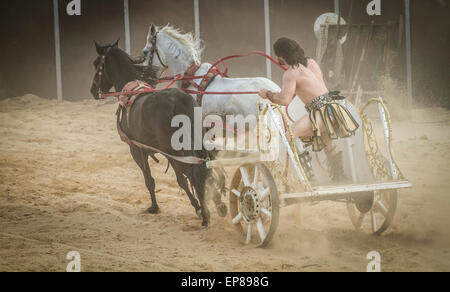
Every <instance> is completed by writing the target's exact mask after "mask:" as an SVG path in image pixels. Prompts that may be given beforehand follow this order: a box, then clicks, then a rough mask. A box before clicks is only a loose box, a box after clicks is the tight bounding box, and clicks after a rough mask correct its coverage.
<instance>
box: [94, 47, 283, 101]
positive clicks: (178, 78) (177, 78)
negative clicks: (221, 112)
mask: <svg viewBox="0 0 450 292" xmlns="http://www.w3.org/2000/svg"><path fill="white" fill-rule="evenodd" d="M250 55H261V56H264V57H266V58H267V59H269V60H270V61H272V62H273V63H275V64H276V65H277V66H278V67H280V68H281V69H283V70H287V69H286V68H285V67H283V66H282V65H280V64H279V63H278V62H277V61H276V60H275V59H273V58H272V57H270V56H269V55H267V54H265V53H263V52H259V51H253V52H250V53H249V54H243V55H231V56H227V57H224V58H222V59H220V60H218V61H216V62H215V63H214V64H213V65H212V66H211V68H210V69H209V71H208V72H207V73H206V74H205V75H207V74H208V73H209V72H210V71H212V70H213V69H214V68H217V69H218V65H219V63H222V64H223V65H224V66H225V72H222V71H221V70H220V69H218V71H219V74H220V75H221V76H222V77H223V76H224V75H225V74H226V72H227V71H228V68H227V67H226V64H225V63H224V61H226V60H230V59H234V58H240V57H247V56H250ZM202 78H204V76H183V75H181V74H179V75H177V76H171V77H164V78H161V79H159V80H158V83H165V82H170V83H169V84H168V85H167V86H166V87H164V88H163V89H167V88H169V87H170V86H172V85H173V84H174V83H175V82H177V81H182V80H193V79H202ZM163 89H146V90H140V91H121V92H114V93H107V94H103V95H102V98H107V97H111V96H119V95H134V94H139V93H147V92H156V91H160V90H163ZM183 90H184V91H185V92H187V93H190V94H199V93H200V94H212V95H218V94H258V93H259V91H236V92H230V91H215V92H214V91H198V90H190V89H183Z"/></svg>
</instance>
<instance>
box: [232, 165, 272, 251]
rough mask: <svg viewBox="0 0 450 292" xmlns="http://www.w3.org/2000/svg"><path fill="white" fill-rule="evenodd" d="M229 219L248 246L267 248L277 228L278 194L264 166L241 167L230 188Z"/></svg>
mask: <svg viewBox="0 0 450 292" xmlns="http://www.w3.org/2000/svg"><path fill="white" fill-rule="evenodd" d="M230 189H231V193H230V215H231V218H232V223H233V225H235V226H236V228H237V229H238V231H239V232H240V233H241V234H242V235H243V236H244V239H245V240H244V242H245V244H250V243H251V242H254V243H255V244H256V245H257V246H265V245H267V244H268V243H269V242H270V240H271V239H272V237H273V235H274V233H275V230H276V228H277V225H278V216H279V203H278V192H277V188H276V185H275V182H274V180H273V177H272V176H271V174H270V172H269V171H268V169H267V168H266V167H265V166H264V165H263V164H261V163H257V164H246V165H242V166H241V167H239V169H238V170H237V171H236V173H235V176H234V178H233V181H232V185H231V188H230Z"/></svg>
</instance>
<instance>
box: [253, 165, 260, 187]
mask: <svg viewBox="0 0 450 292" xmlns="http://www.w3.org/2000/svg"><path fill="white" fill-rule="evenodd" d="M258 178H259V169H258V166H256V167H255V176H254V178H253V189H255V190H256V187H257V185H258Z"/></svg>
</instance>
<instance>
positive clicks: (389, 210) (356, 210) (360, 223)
mask: <svg viewBox="0 0 450 292" xmlns="http://www.w3.org/2000/svg"><path fill="white" fill-rule="evenodd" d="M379 159H380V160H382V161H383V162H384V165H385V166H387V165H386V164H387V163H388V162H387V160H386V158H384V157H382V156H380V157H379ZM397 200H398V196H397V190H383V191H374V192H365V193H360V194H358V195H356V196H354V197H353V198H352V200H350V201H349V202H348V203H347V210H348V213H349V215H350V220H351V221H352V223H353V225H354V226H355V228H356V230H359V231H363V232H367V233H372V234H374V235H381V234H382V233H383V232H385V231H386V229H388V227H389V226H390V225H391V224H392V221H393V220H394V216H395V212H396V210H397Z"/></svg>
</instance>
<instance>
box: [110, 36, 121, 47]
mask: <svg viewBox="0 0 450 292" xmlns="http://www.w3.org/2000/svg"><path fill="white" fill-rule="evenodd" d="M119 41H120V38H118V39H117V41H116V42H115V43H114V44H113V45H112V46H113V47H118V46H119Z"/></svg>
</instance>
